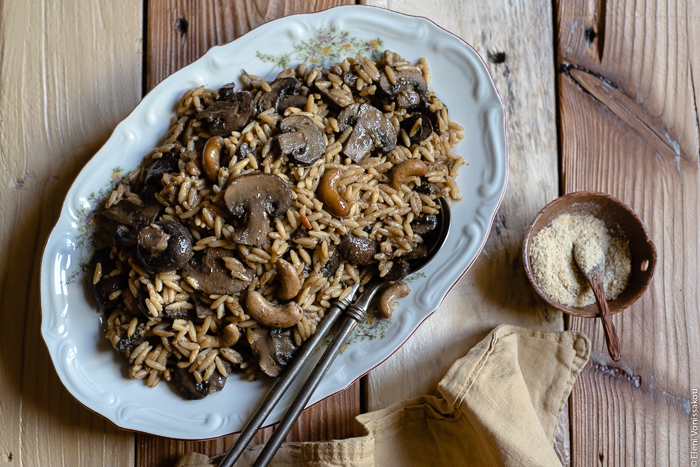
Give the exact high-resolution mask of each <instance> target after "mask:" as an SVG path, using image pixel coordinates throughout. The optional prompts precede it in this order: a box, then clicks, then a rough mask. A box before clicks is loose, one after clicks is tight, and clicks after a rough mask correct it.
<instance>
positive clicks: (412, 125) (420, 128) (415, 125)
mask: <svg viewBox="0 0 700 467" xmlns="http://www.w3.org/2000/svg"><path fill="white" fill-rule="evenodd" d="M419 119H420V122H419V121H418V120H419ZM401 129H403V130H404V131H405V132H406V134H407V135H408V137H409V138H410V139H411V143H414V144H415V143H420V142H421V141H423V140H425V139H428V137H430V135H431V134H432V133H433V124H432V123H431V122H430V118H428V116H427V115H422V114H418V115H415V116H413V117H410V118H407V119H405V120H403V121H402V122H401Z"/></svg>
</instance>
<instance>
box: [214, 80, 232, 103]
mask: <svg viewBox="0 0 700 467" xmlns="http://www.w3.org/2000/svg"><path fill="white" fill-rule="evenodd" d="M235 89H236V83H228V84H224V85H223V86H221V87H220V88H219V91H218V92H219V97H218V98H217V99H216V100H217V101H227V100H229V99H230V98H231V96H233V94H234V90H235Z"/></svg>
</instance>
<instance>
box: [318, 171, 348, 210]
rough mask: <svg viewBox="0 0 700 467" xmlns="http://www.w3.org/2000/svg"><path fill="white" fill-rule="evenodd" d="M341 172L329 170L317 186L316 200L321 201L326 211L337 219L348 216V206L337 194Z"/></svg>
mask: <svg viewBox="0 0 700 467" xmlns="http://www.w3.org/2000/svg"><path fill="white" fill-rule="evenodd" d="M342 175H343V172H341V171H340V169H329V170H327V171H326V173H324V174H323V177H321V181H320V182H319V184H318V193H317V194H318V199H320V200H321V201H323V204H325V206H326V209H327V210H328V212H330V213H331V214H333V215H335V216H338V217H345V216H347V215H348V214H350V205H349V204H348V203H347V201H345V200H344V199H343V198H342V197H341V196H340V194H339V193H338V183H339V182H340V177H341V176H342Z"/></svg>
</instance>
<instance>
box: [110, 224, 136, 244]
mask: <svg viewBox="0 0 700 467" xmlns="http://www.w3.org/2000/svg"><path fill="white" fill-rule="evenodd" d="M138 239H139V230H138V229H137V228H134V227H128V226H126V225H118V226H117V231H116V233H115V234H114V244H115V245H116V246H118V247H120V248H128V247H131V246H134V245H136V242H137V241H138Z"/></svg>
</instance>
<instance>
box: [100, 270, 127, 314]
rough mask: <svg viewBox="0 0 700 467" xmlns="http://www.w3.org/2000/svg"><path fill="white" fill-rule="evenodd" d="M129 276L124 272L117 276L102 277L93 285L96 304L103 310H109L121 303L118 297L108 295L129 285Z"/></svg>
mask: <svg viewBox="0 0 700 467" xmlns="http://www.w3.org/2000/svg"><path fill="white" fill-rule="evenodd" d="M128 281H129V277H128V276H127V275H126V274H119V275H117V276H110V277H103V278H102V279H100V281H99V282H98V283H97V284H95V285H94V291H95V300H96V301H97V306H98V307H100V308H101V309H103V310H111V309H114V308H116V307H118V306H119V304H120V303H121V301H122V300H121V299H120V297H119V296H118V297H116V298H113V299H110V298H109V297H110V296H111V295H112V294H113V293H114V292H117V291H119V290H125V289H126V288H128V287H129V282H128Z"/></svg>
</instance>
